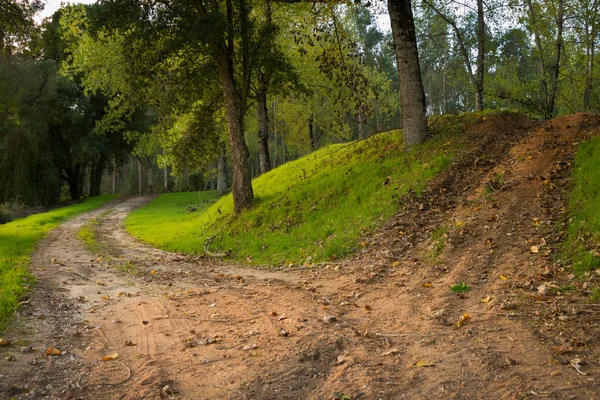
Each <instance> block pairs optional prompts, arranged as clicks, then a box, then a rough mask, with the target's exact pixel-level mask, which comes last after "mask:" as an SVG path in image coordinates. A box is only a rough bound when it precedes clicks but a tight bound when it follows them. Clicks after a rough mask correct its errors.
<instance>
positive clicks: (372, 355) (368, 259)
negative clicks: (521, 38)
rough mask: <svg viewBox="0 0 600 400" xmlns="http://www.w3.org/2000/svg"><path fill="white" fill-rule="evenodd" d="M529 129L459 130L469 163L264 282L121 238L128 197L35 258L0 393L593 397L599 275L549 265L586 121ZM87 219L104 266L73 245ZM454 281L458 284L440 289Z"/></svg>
mask: <svg viewBox="0 0 600 400" xmlns="http://www.w3.org/2000/svg"><path fill="white" fill-rule="evenodd" d="M529 124H530V123H529V122H528V121H526V120H524V119H519V118H515V117H510V116H500V117H497V118H495V119H492V120H488V121H485V122H483V123H482V124H481V125H480V126H478V127H475V128H474V130H473V131H472V132H467V133H466V134H469V135H472V137H473V142H474V143H477V146H476V147H477V148H478V149H479V151H477V152H468V153H466V154H465V155H464V157H463V158H462V159H461V160H459V161H458V162H457V163H456V164H455V165H454V167H453V168H452V169H451V171H449V172H448V173H447V174H444V175H442V176H440V177H439V178H438V179H436V180H435V181H434V182H432V184H431V185H429V188H428V190H427V192H426V193H425V194H424V196H423V197H421V198H415V199H412V200H409V201H408V202H407V203H406V204H405V206H404V208H403V210H402V211H401V212H400V213H399V214H398V215H397V216H396V217H394V218H393V219H392V220H391V221H390V222H389V223H388V224H387V225H386V227H385V228H383V229H382V230H381V231H379V232H378V233H377V234H375V235H373V236H371V237H369V238H366V239H365V247H364V249H363V250H362V252H361V253H360V254H358V255H357V256H356V257H355V258H354V259H352V260H347V261H345V262H342V263H338V264H331V265H324V266H320V267H317V268H314V269H305V270H299V271H266V270H257V269H244V268H240V267H236V266H230V265H224V264H221V263H217V262H214V261H211V260H208V259H204V258H194V257H182V256H179V255H175V254H170V253H166V252H163V251H159V250H156V249H153V248H150V247H148V246H145V245H143V244H140V243H138V242H137V241H135V240H133V239H131V237H130V236H128V235H127V234H126V233H125V231H124V230H123V229H122V227H121V223H122V221H123V219H124V218H125V217H126V215H127V214H128V213H129V212H130V211H131V210H133V209H135V208H137V207H139V206H141V205H142V204H144V203H145V202H146V201H148V199H147V198H141V197H139V198H132V199H128V200H126V201H123V202H121V203H114V204H111V205H108V206H106V207H104V208H103V209H100V210H96V211H94V212H92V213H88V214H86V215H83V216H81V217H79V218H76V219H74V220H72V221H70V222H68V223H66V224H64V225H62V226H61V227H59V228H58V229H56V230H55V231H53V232H52V234H51V235H50V236H49V237H48V238H47V239H46V240H44V241H43V242H42V243H41V244H40V246H39V249H38V251H37V252H36V254H35V256H34V258H33V260H32V270H33V272H34V273H35V274H36V275H37V276H38V285H37V287H36V289H35V290H34V291H32V295H31V298H30V299H29V300H28V303H27V304H25V305H23V307H22V308H21V310H20V316H19V318H17V322H16V327H15V328H14V332H12V333H11V334H12V335H13V336H14V339H16V341H15V342H13V344H12V345H11V346H10V347H9V348H8V349H7V350H6V354H7V356H8V357H9V358H7V359H4V360H2V361H0V371H1V373H0V393H1V394H2V396H0V397H1V398H16V399H43V398H51V399H78V398H80V399H101V400H103V399H152V398H177V399H328V398H332V399H341V398H345V397H344V395H347V396H349V397H348V398H351V399H400V398H406V399H420V398H429V399H462V398H465V399H525V398H532V399H533V398H539V397H545V398H553V399H563V398H564V399H570V398H582V399H583V398H598V397H599V396H600V388H599V386H598V380H599V379H600V357H599V355H600V352H599V348H598V341H599V340H600V328H599V327H598V324H597V323H596V322H595V321H596V319H597V316H598V314H597V312H598V311H600V308H598V307H596V306H595V305H593V304H589V302H588V299H589V296H588V295H587V292H586V289H585V286H586V285H585V283H586V282H588V281H589V280H592V279H597V278H594V277H593V276H592V277H590V278H589V279H588V280H576V279H573V278H572V277H570V276H569V271H568V269H564V268H563V266H561V265H560V263H557V262H554V261H553V260H552V253H553V252H555V251H556V247H557V245H558V243H559V242H560V232H557V231H556V229H555V226H556V224H557V223H558V222H559V221H561V218H563V217H564V207H563V205H564V204H563V203H564V193H563V190H564V189H565V188H566V184H567V183H568V182H567V181H568V176H569V168H568V163H569V162H570V160H571V158H572V154H573V152H574V150H575V149H576V145H574V143H575V142H578V141H580V140H582V139H584V138H585V136H586V135H587V134H588V133H590V131H591V130H594V129H597V127H598V121H597V119H596V118H594V117H592V116H586V115H577V116H573V117H565V118H562V119H558V120H554V121H551V122H550V123H546V124H545V125H538V126H532V127H528V126H529ZM526 128H527V129H526ZM92 218H98V221H99V224H98V226H97V231H98V235H99V238H100V239H99V242H100V245H101V248H102V251H101V255H94V254H91V253H90V252H89V251H88V250H86V249H85V248H84V247H83V246H82V244H81V243H80V241H79V240H78V239H77V238H76V237H77V232H78V231H79V229H81V227H82V226H83V225H84V224H85V223H86V222H87V221H89V220H91V219H92ZM434 231H435V232H437V233H438V235H437V236H439V237H441V238H442V242H443V243H442V242H440V240H433V241H432V232H434ZM434 236H435V235H434ZM440 243H442V244H440ZM532 246H536V247H537V250H538V251H537V252H532ZM460 282H466V283H467V284H468V285H469V286H470V288H471V290H470V291H468V292H465V293H462V294H456V293H453V292H451V291H450V290H449V286H451V285H454V284H456V283H460ZM592 283H593V282H592ZM541 284H544V285H546V287H547V289H548V294H545V295H543V296H542V295H540V293H539V292H538V287H539V286H540V285H541ZM567 286H568V287H570V288H571V287H572V288H575V289H576V290H571V289H570V291H568V292H566V293H563V291H562V290H560V289H561V288H564V287H567ZM461 317H462V318H463V319H464V320H465V321H464V323H460V324H457V322H458V321H459V319H460V318H461ZM457 325H460V326H457ZM49 347H51V348H57V349H59V350H60V351H61V355H59V356H48V357H47V356H45V352H46V349H47V348H49ZM114 354H118V357H116V358H115V359H112V360H108V361H102V358H103V357H106V356H109V355H114Z"/></svg>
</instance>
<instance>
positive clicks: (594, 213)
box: [562, 137, 600, 275]
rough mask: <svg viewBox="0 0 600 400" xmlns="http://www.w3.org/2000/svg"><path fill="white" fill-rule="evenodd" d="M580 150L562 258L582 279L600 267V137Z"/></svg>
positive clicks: (574, 166)
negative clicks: (599, 166)
mask: <svg viewBox="0 0 600 400" xmlns="http://www.w3.org/2000/svg"><path fill="white" fill-rule="evenodd" d="M579 146H580V147H579V150H578V152H577V158H576V159H575V163H574V165H573V172H572V185H573V190H572V191H571V195H570V199H569V212H568V215H569V224H568V228H567V236H566V239H565V242H564V244H563V246H562V257H564V259H565V260H566V261H567V262H569V263H571V264H572V267H573V271H574V272H575V273H576V274H578V275H581V274H583V273H585V272H586V271H590V270H594V269H597V268H599V267H600V207H598V204H600V169H598V165H600V137H596V138H594V139H592V140H591V141H589V142H586V143H582V144H580V145H579Z"/></svg>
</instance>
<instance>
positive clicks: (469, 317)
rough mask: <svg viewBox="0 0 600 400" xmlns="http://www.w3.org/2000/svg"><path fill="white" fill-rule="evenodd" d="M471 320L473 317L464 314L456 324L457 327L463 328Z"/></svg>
mask: <svg viewBox="0 0 600 400" xmlns="http://www.w3.org/2000/svg"><path fill="white" fill-rule="evenodd" d="M470 319H471V316H470V315H469V314H463V315H462V316H461V317H460V318H459V319H458V322H457V323H456V326H457V327H459V328H460V327H461V326H463V325H464V324H466V323H467V322H468V321H469V320H470Z"/></svg>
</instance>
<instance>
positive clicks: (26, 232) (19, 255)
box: [0, 196, 115, 329]
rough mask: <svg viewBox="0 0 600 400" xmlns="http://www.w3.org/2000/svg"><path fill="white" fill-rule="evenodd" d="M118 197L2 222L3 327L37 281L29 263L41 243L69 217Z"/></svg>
mask: <svg viewBox="0 0 600 400" xmlns="http://www.w3.org/2000/svg"><path fill="white" fill-rule="evenodd" d="M114 198H115V196H100V197H95V198H91V199H89V200H87V201H86V202H84V203H81V204H76V205H72V206H69V207H63V208H59V209H56V210H53V211H50V212H47V213H43V214H36V215H31V216H29V217H27V218H23V219H18V220H15V221H12V222H9V223H8V224H5V225H0V329H2V328H4V327H5V326H6V323H7V321H8V318H9V317H10V315H12V313H13V312H14V311H15V309H16V308H17V304H18V302H19V300H20V298H21V296H23V294H25V292H27V289H28V288H29V287H30V286H31V285H32V283H33V276H32V275H31V274H30V273H29V271H28V270H27V265H28V264H29V255H30V254H31V252H32V251H33V249H34V248H35V245H36V244H37V242H39V241H40V240H41V239H42V238H43V237H44V236H45V235H46V233H48V231H50V230H51V229H53V228H55V227H56V226H57V225H58V224H60V223H61V222H63V221H65V220H66V219H68V218H70V217H73V216H74V215H76V214H79V213H82V212H84V211H88V210H91V209H93V208H97V207H99V206H101V205H102V204H104V203H106V202H107V201H110V200H113V199H114ZM49 268H52V267H51V266H50V267H49Z"/></svg>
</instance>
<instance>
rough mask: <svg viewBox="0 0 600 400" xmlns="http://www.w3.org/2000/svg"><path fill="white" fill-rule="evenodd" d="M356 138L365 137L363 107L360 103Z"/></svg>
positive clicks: (361, 138)
mask: <svg viewBox="0 0 600 400" xmlns="http://www.w3.org/2000/svg"><path fill="white" fill-rule="evenodd" d="M357 122H358V140H363V139H364V138H365V132H364V131H363V107H362V105H360V106H359V107H358V116H357Z"/></svg>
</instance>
